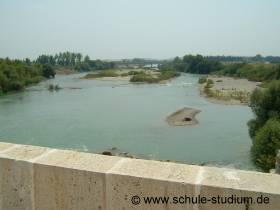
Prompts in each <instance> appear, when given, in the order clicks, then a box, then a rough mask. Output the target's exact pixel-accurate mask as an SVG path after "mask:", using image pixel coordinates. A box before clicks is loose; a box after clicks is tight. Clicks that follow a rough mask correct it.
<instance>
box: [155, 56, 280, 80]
mask: <svg viewBox="0 0 280 210" xmlns="http://www.w3.org/2000/svg"><path fill="white" fill-rule="evenodd" d="M252 60H256V61H260V60H263V57H262V56H261V55H257V56H255V57H252ZM160 70H170V71H180V72H187V73H194V74H211V73H214V74H218V75H226V76H232V77H239V78H247V79H249V80H251V81H266V80H277V79H280V64H266V63H263V62H260V63H245V62H242V63H221V62H219V61H216V60H215V59H213V57H203V56H201V55H196V56H194V55H185V56H184V57H183V58H179V57H176V58H175V59H174V60H173V61H171V62H167V63H165V64H162V65H161V66H160Z"/></svg>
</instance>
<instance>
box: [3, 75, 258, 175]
mask: <svg viewBox="0 0 280 210" xmlns="http://www.w3.org/2000/svg"><path fill="white" fill-rule="evenodd" d="M81 76H82V74H73V75H67V76H57V77H56V78H55V79H53V80H48V81H45V82H42V83H40V84H39V85H36V86H33V87H30V88H28V90H27V91H24V92H21V93H16V94H10V95H7V96H3V97H1V98H0V139H1V141H6V142H12V143H20V144H31V145H38V146H47V147H53V148H64V149H73V150H79V151H86V152H94V153H100V152H102V151H104V150H109V149H110V148H113V147H115V148H117V149H118V150H120V151H124V152H129V153H130V154H133V155H136V156H139V157H143V158H147V159H156V160H173V161H179V162H184V163H189V164H206V165H215V166H223V167H231V168H239V169H246V170H254V166H253V165H252V163H251V161H250V155H249V150H250V146H251V140H250V138H249V135H248V128H247V125H246V123H247V121H248V120H249V119H251V118H252V117H253V114H252V112H251V110H250V108H249V107H247V106H239V105H220V104H213V103H210V102H208V101H207V100H205V99H204V98H203V97H201V96H200V95H199V89H198V84H197V80H198V76H196V75H190V74H185V75H182V76H180V77H179V78H176V79H174V80H172V81H171V82H169V83H168V84H164V85H163V84H141V85H135V84H129V83H128V82H125V81H100V80H84V79H79V78H80V77H81ZM48 84H58V85H59V86H61V87H62V88H63V89H62V90H59V91H57V92H56V91H54V92H50V91H48V89H47V86H48ZM73 88H74V89H73ZM182 107H191V108H195V109H199V110H201V113H199V114H198V115H197V117H196V118H197V119H198V121H199V124H198V125H195V126H189V127H172V126H169V125H168V124H167V122H166V121H165V118H166V117H167V116H168V115H169V114H171V113H172V112H175V111H176V110H178V109H179V108H182Z"/></svg>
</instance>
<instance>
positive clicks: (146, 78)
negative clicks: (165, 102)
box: [130, 71, 180, 83]
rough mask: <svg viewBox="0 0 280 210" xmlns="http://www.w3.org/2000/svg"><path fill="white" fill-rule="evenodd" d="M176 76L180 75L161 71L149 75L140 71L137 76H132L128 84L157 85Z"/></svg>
mask: <svg viewBox="0 0 280 210" xmlns="http://www.w3.org/2000/svg"><path fill="white" fill-rule="evenodd" d="M178 76H180V73H178V72H174V71H161V72H159V73H158V74H151V73H146V72H144V71H141V72H138V73H137V74H134V75H133V76H132V77H131V79H130V82H146V83H158V82H161V81H164V80H169V79H172V78H174V77H178Z"/></svg>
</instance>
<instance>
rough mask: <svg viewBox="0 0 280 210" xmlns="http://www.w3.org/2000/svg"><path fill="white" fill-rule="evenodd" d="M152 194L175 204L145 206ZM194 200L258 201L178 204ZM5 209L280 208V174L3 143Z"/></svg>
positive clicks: (0, 178)
mask: <svg viewBox="0 0 280 210" xmlns="http://www.w3.org/2000/svg"><path fill="white" fill-rule="evenodd" d="M133 196H134V197H133ZM137 196H139V197H137ZM146 196H166V197H167V196H168V197H169V199H170V200H168V202H167V203H165V204H162V203H160V204H145V199H146V198H145V197H146ZM192 196H193V198H198V197H199V196H200V199H201V198H202V197H206V198H207V199H211V201H213V197H214V198H215V199H216V201H217V198H218V196H220V197H224V198H226V197H227V198H230V197H231V198H233V196H235V198H236V197H239V198H246V197H247V198H248V197H250V198H252V199H253V202H251V203H249V204H248V203H247V204H244V203H242V204H229V203H227V204H217V202H216V203H213V202H207V203H206V204H205V203H204V202H202V201H201V202H200V203H199V204H197V203H195V204H178V202H177V203H176V201H175V202H174V198H177V201H180V202H183V203H184V202H185V201H186V202H188V201H190V200H188V199H189V197H192ZM144 198H145V199H144ZM179 198H180V199H179ZM178 199H179V200H178ZM175 200H176V199H175ZM257 200H258V201H259V202H260V200H264V202H265V203H268V204H264V203H263V204H259V202H257V203H256V201H257ZM227 201H229V200H227ZM254 202H255V203H254ZM0 209H1V210H23V209H26V210H35V209H36V210H37V209H38V210H41V209H42V210H48V209H54V210H55V209H58V210H64V209H65V210H71V209H72V210H79V209H81V210H87V209H94V210H95V209H96V210H100V209H106V210H107V209H108V210H124V209H143V210H148V209H160V210H162V209H164V210H167V209H175V210H177V209H184V210H186V209H201V210H207V209H213V210H227V209H242V210H249V209H250V210H252V209H253V210H257V209H259V210H263V209H271V210H279V209H280V176H279V175H276V174H265V173H259V172H250V171H241V170H233V169H226V168H212V167H205V166H193V165H184V164H177V163H170V162H159V161H149V160H139V159H129V158H121V157H112V156H103V155H96V154H89V153H81V152H75V151H67V150H58V149H51V148H43V147H35V146H26V145H16V144H8V143H0Z"/></svg>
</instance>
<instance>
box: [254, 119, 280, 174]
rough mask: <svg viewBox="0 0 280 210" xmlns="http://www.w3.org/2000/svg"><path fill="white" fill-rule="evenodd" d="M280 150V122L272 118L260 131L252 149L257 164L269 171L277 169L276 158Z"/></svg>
mask: <svg viewBox="0 0 280 210" xmlns="http://www.w3.org/2000/svg"><path fill="white" fill-rule="evenodd" d="M279 149H280V122H279V120H277V119H274V118H271V119H270V120H268V121H267V122H266V123H265V125H264V126H263V127H262V128H261V129H259V130H258V131H257V133H256V136H255V138H254V139H253V146H252V148H251V152H252V157H253V160H254V162H255V164H256V165H257V166H258V167H260V168H261V169H263V170H264V171H269V170H270V169H272V168H274V167H275V162H276V160H275V157H276V155H277V152H278V150H279Z"/></svg>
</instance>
